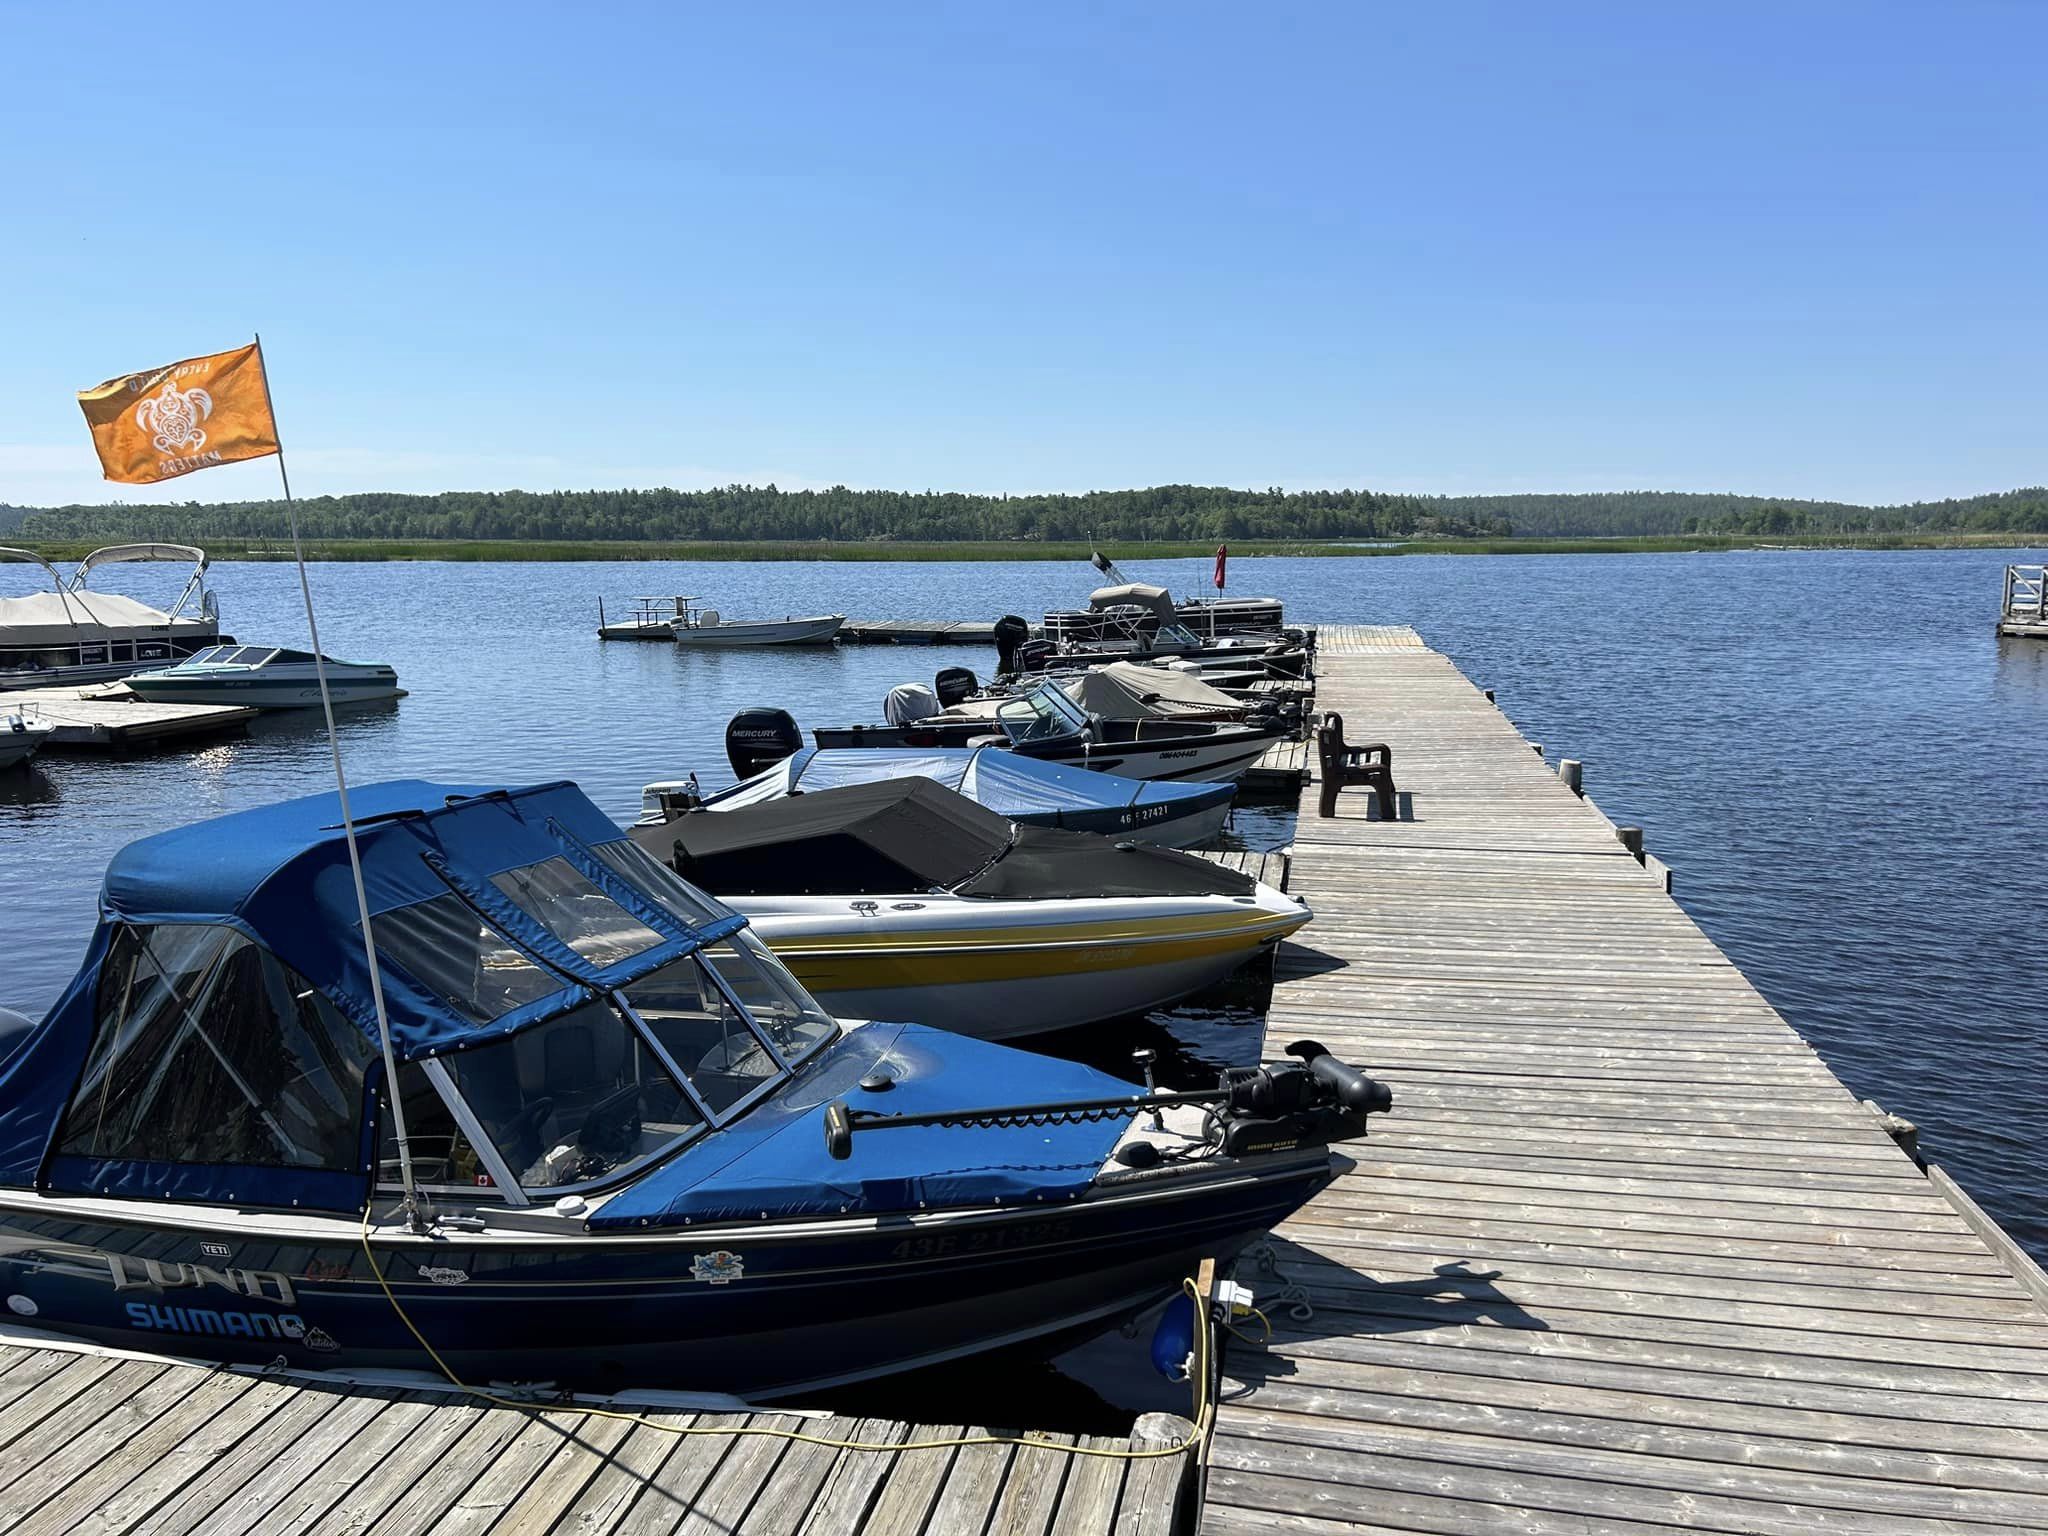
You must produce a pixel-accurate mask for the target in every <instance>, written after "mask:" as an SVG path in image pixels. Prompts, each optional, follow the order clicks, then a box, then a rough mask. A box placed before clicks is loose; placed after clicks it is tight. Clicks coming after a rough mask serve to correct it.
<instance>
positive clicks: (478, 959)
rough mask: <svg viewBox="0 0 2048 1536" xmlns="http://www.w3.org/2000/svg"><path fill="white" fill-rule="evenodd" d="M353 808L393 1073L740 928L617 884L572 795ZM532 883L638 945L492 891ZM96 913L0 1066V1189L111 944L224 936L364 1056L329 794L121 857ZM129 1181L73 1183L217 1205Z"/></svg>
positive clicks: (95, 1173)
mask: <svg viewBox="0 0 2048 1536" xmlns="http://www.w3.org/2000/svg"><path fill="white" fill-rule="evenodd" d="M351 810H352V812H353V814H354V817H355V821H356V838H357V846H358V849H359V852H360V856H361V861H362V871H363V882H364V887H365V889H366V891H367V893H368V897H369V909H370V913H371V923H372V927H373V930H374V931H375V934H376V937H377V940H378V948H379V954H378V961H379V964H378V972H379V978H380V980H381V981H382V986H383V996H384V1001H385V1006H386V1012H387V1016H388V1018H389V1021H390V1029H391V1039H392V1046H393V1052H394V1054H395V1055H396V1056H397V1057H398V1059H399V1060H401V1061H417V1060H420V1059H423V1058H426V1057H430V1056H436V1055H441V1054H445V1053H448V1052H453V1051H459V1050H463V1049H465V1048H467V1047H469V1046H472V1045H476V1044H479V1043H481V1042H484V1041H487V1040H495V1039H500V1038H503V1037H505V1036H507V1035H511V1034H514V1033H516V1032H518V1031H520V1030H523V1029H526V1028H529V1027H531V1026H534V1025H537V1024H540V1023H543V1022H545V1021H547V1020H549V1019H552V1018H554V1017H555V1016H556V1015H558V1014H561V1013H564V1012H567V1011H568V1010H570V1009H573V1008H577V1007H580V1006H582V1005H584V1004H586V1003H588V1002H590V1001H592V1000H593V999H594V998H596V997H597V996H598V991H597V989H598V988H601V987H603V988H609V987H616V986H620V985H623V984H625V983H627V982H629V981H632V980H634V979H636V978H638V977H641V976H644V975H647V974H649V973H651V972H653V971H654V970H656V969H658V968H659V967H661V966H664V965H667V964H668V963H670V962H672V961H674V960H676V959H678V958H680V957H682V956H684V955H688V954H690V953H692V952H693V951H695V950H697V949H699V948H701V947H702V946H704V945H706V944H709V943H713V942H715V941H716V940H718V939H720V938H723V937H725V936H727V935H729V934H730V933H732V932H733V931H734V930H736V929H738V928H740V927H743V926H744V925H745V919H744V918H741V917H739V916H737V915H736V914H733V913H731V912H729V911H727V910H726V909H724V908H722V907H720V906H718V905H717V904H716V903H714V902H711V901H710V900H709V899H707V898H702V897H699V896H697V895H696V893H694V892H688V891H687V889H686V888H683V887H681V886H680V885H679V884H678V885H677V887H676V890H677V891H681V892H683V893H684V894H683V895H682V896H681V897H680V898H678V897H677V896H676V895H675V893H674V892H666V891H665V890H663V889H661V888H657V887H655V885H654V882H653V880H646V881H644V882H642V883H636V882H635V880H633V879H629V878H626V876H625V875H624V874H623V873H622V872H621V871H622V869H632V868H635V867H636V866H634V865H633V864H632V863H631V861H632V860H634V859H637V858H638V857H639V856H638V855H637V853H635V852H634V851H633V849H632V845H631V843H630V842H629V841H628V840H627V839H626V837H625V834H624V833H623V832H621V831H620V829H619V828H618V826H617V825H616V824H614V823H613V822H612V821H611V820H610V819H609V818H607V817H606V816H605V815H604V814H603V812H601V811H599V810H598V808H597V807H596V806H595V805H593V804H591V802H590V801H589V800H588V799H587V798H585V796H584V795H583V793H582V792H581V791H580V790H578V789H577V788H576V786H575V785H573V784H569V783H553V784H541V785H535V786H531V787H528V788H524V789H512V790H494V789H481V788H475V787H457V786H449V785H439V784H431V783H426V782H423V781H419V780H401V781H397V782H393V783H387V784H378V785H372V786H368V787H365V788H362V789H360V790H358V791H357V792H356V793H355V794H354V795H353V796H352V797H351ZM540 867H545V868H547V869H548V870H550V871H552V872H555V873H554V874H553V876H552V878H553V880H554V883H555V885H556V886H557V887H558V888H562V887H567V888H569V889H570V890H571V892H572V894H574V895H576V896H578V897H581V898H582V905H583V907H584V908H585V909H586V910H587V909H590V908H595V909H598V910H600V911H601V912H603V913H606V914H611V915H612V916H613V917H614V918H615V919H616V925H617V926H619V927H622V928H625V929H629V930H630V931H631V933H632V934H633V935H634V936H635V941H634V942H633V943H632V944H631V945H619V944H616V943H614V944H612V945H610V946H606V945H605V944H603V943H596V944H593V943H589V942H583V941H584V940H586V939H587V938H588V936H587V935H585V934H583V933H579V932H576V931H573V930H567V929H564V928H563V927H562V924H561V922H560V920H559V919H557V920H555V925H554V926H550V923H549V922H547V921H543V920H541V917H538V916H536V915H535V904H534V903H532V902H530V901H522V900H518V899H514V896H513V895H512V894H509V893H508V890H507V888H506V886H505V885H504V884H503V883H501V877H505V876H506V875H507V874H508V872H513V871H523V870H529V869H532V868H540ZM657 876H658V872H657ZM664 896H666V898H667V899H663V898H664ZM100 909H101V910H100V923H99V927H98V929H97V930H96V931H95V933H94V935H93V939H92V942H91V944H90V945H89V947H88V949H87V952H86V957H85V961H84V964H83V965H82V967H81V968H80V970H79V973H78V975H77V977H76V978H75V979H74V980H73V981H72V984H71V986H70V987H69V988H68V989H67V990H66V991H65V993H64V995H63V997H61V998H60V999H59V1000H58V1002H57V1005H56V1006H55V1007H54V1008H53V1009H51V1011H50V1013H49V1014H48V1016H47V1017H46V1018H44V1020H43V1021H42V1023H41V1024H40V1025H39V1026H37V1028H36V1029H35V1030H34V1031H33V1032H31V1033H30V1034H29V1036H28V1037H27V1039H26V1040H24V1041H23V1042H22V1043H21V1045H20V1046H19V1047H18V1048H17V1049H16V1050H15V1051H14V1052H13V1053H12V1054H11V1055H10V1056H9V1057H7V1059H6V1060H5V1061H4V1062H0V1184H13V1185H27V1184H32V1183H34V1182H36V1180H37V1177H38V1174H39V1170H42V1169H44V1167H45V1158H46V1154H47V1153H48V1151H49V1149H50V1147H51V1144H52V1138H53V1136H54V1135H55V1134H56V1130H57V1124H58V1121H59V1119H60V1117H61V1116H62V1115H63V1113H64V1109H65V1105H66V1103H67V1102H68V1101H69V1099H70V1097H71V1095H72V1093H73V1091H74V1089H75V1088H76V1086H77V1084H78V1083H79V1081H80V1077H81V1073H82V1072H83V1070H84V1068H85V1064H86V1057H87V1052H88V1051H89V1050H90V1049H91V1048H92V1046H93V1042H94V1039H95V1035H96V1031H97V1030H98V1029H99V1025H100V1012H101V1004H102V998H101V990H102V989H101V968H102V965H103V963H104V962H106V961H107V959H108V956H109V953H110V950H112V949H113V948H114V946H115V945H116V944H117V942H119V941H120V936H121V935H123V934H131V933H135V932H138V931H154V932H159V933H161V932H166V931H176V932H181V933H197V934H200V935H202V936H204V935H219V934H222V933H223V932H224V931H228V932H232V933H233V934H236V935H240V936H242V937H244V938H246V939H247V940H250V941H253V943H254V945H256V946H258V947H259V952H260V953H261V955H262V956H263V957H264V958H265V960H266V962H267V961H268V958H269V957H275V960H276V961H279V962H282V963H283V965H284V966H287V967H289V968H290V974H291V975H292V977H293V978H294V979H293V981H292V983H291V984H292V985H293V986H294V987H296V986H298V985H300V984H301V983H303V984H304V985H305V987H306V988H307V989H308V990H307V992H306V993H305V994H304V997H305V998H311V997H313V996H315V995H316V994H317V996H318V998H319V999H320V1000H322V1001H323V1002H324V1003H326V1004H329V1005H331V1006H332V1007H333V1009H334V1010H335V1011H336V1012H337V1013H338V1014H340V1015H341V1016H342V1017H343V1018H344V1019H345V1020H346V1021H347V1022H348V1024H352V1025H353V1026H354V1027H355V1029H357V1030H359V1031H360V1032H361V1033H362V1035H363V1037H364V1039H365V1041H366V1042H367V1045H366V1047H365V1048H364V1049H363V1051H362V1052H361V1054H365V1055H367V1054H371V1053H373V1052H374V1048H375V1044H376V1041H377V1036H378V1032H377V1021H376V1009H375V1003H374V1000H373V995H372V989H371V985H370V974H369V969H368V965H367V962H366V960H365V957H364V951H363V938H362V925H361V919H360V916H359V912H358V908H357V901H356V893H355V886H354V882H353V880H352V878H351V875H350V871H349V862H348V851H347V845H346V842H345V840H344V836H343V831H342V826H341V818H340V805H339V802H338V800H337V798H336V797H335V796H334V795H331V794H330V795H315V796H311V797H308V798H305V799H300V800H290V801H285V802H283V803H281V804H277V805H272V806H266V807H263V808H260V809H256V810H249V811H242V812H238V813H236V814H233V815H229V816H223V817H219V818H216V819H214V820H211V821H204V822H199V823H197V824H195V825H193V826H190V827H185V828H181V829H179V830H177V831H174V832H166V833H162V834H160V835H158V836H155V837H148V838H144V839H142V840H141V841H139V842H136V843H132V844H130V845H129V846H128V847H127V848H125V849H123V850H122V851H121V852H120V853H119V854H117V855H116V856H115V858H114V861H113V863H112V864H111V865H110V866H109V868H108V870H107V875H106V881H105V885H104V887H103V890H102V893H101V899H100ZM543 915H544V916H545V915H548V914H547V913H546V912H545V911H544V912H543ZM429 919H431V921H429ZM436 924H438V925H439V926H438V927H437V926H436ZM505 941H510V942H505ZM465 945H466V947H467V952H468V956H469V957H471V958H473V959H474V961H475V964H474V965H473V967H472V974H484V973H486V972H488V971H489V970H490V967H491V966H492V965H493V964H495V965H496V971H495V972H494V973H492V974H494V975H495V976H496V977H499V978H505V977H509V978H512V979H513V980H514V981H516V983H517V984H516V985H499V986H497V987H495V988H494V989H486V988H485V987H483V986H481V985H480V986H479V987H478V988H477V989H476V992H475V995H466V994H464V993H463V992H462V991H461V990H460V989H459V988H456V987H453V986H451V985H449V984H448V982H447V979H446V977H445V976H444V975H442V974H440V973H439V970H438V969H437V968H439V967H445V966H446V964H447V963H448V962H449V960H450V957H451V952H453V953H457V954H459V952H460V951H461V950H462V949H463V947H464V946H465ZM493 945H495V946H497V947H496V948H492V947H491V946H493ZM487 950H488V951H489V953H488V955H486V951H487ZM266 1001H268V1000H266ZM290 1023H291V1021H290V1020H288V1019H287V1020H285V1021H284V1022H283V1023H282V1024H281V1025H280V1027H290ZM337 1027H341V1028H344V1029H345V1028H346V1026H345V1025H344V1026H337ZM380 1075H381V1074H380ZM56 1161H57V1162H60V1163H61V1162H64V1161H67V1160H66V1159H62V1158H59V1159H57V1160H56ZM69 1161H77V1159H70V1160H69ZM130 1172H132V1177H130V1176H129V1173H124V1172H123V1170H120V1169H115V1170H113V1171H112V1172H109V1171H108V1169H107V1168H105V1167H104V1166H101V1167H98V1168H95V1169H94V1170H92V1177H91V1179H90V1180H87V1179H86V1176H85V1175H84V1174H83V1173H81V1174H79V1175H78V1178H79V1180H80V1181H81V1182H82V1183H83V1185H84V1187H88V1188H92V1189H96V1190H104V1191H108V1192H126V1193H139V1192H142V1191H143V1190H144V1189H148V1190H149V1191H150V1192H152V1193H159V1192H160V1193H164V1194H173V1193H178V1194H184V1195H187V1196H189V1197H192V1198H202V1199H203V1198H216V1197H217V1195H216V1194H213V1193H209V1192H207V1191H203V1190H199V1189H196V1188H195V1187H194V1183H193V1178H194V1176H193V1175H192V1174H190V1173H189V1172H186V1171H180V1172H177V1173H176V1174H167V1173H165V1172H164V1171H163V1170H162V1169H160V1168H157V1167H146V1168H137V1169H135V1170H132V1171H130ZM328 1177H329V1176H327V1175H323V1174H318V1173H302V1172H299V1171H297V1170H293V1171H292V1172H291V1174H290V1175H289V1179H275V1178H273V1179H269V1180H267V1182H268V1183H271V1184H279V1185H280V1186H282V1185H283V1184H284V1183H288V1182H290V1181H291V1180H296V1181H297V1182H296V1183H291V1188H292V1189H293V1190H295V1191H296V1193H294V1194H293V1196H292V1199H291V1201H290V1202H289V1203H299V1201H300V1199H301V1198H302V1197H303V1198H304V1203H307V1204H319V1203H324V1201H325V1199H326V1198H327V1197H326V1195H325V1194H324V1193H323V1191H322V1190H321V1189H318V1188H315V1186H318V1185H320V1184H321V1181H322V1180H323V1179H325V1178H328ZM124 1178H125V1179H127V1182H128V1185H133V1186H134V1187H127V1186H126V1185H124V1184H123V1182H122V1181H123V1179H124ZM152 1181H153V1182H152ZM201 1182H204V1181H203V1180H202V1181H201ZM265 1183H266V1179H265V1178H264V1177H263V1176H262V1175H251V1174H248V1173H247V1172H246V1170H245V1172H244V1176H243V1177H242V1178H241V1182H240V1186H239V1190H238V1191H237V1192H238V1193H239V1196H240V1197H241V1198H245V1199H246V1198H261V1196H260V1194H259V1189H260V1188H261V1187H262V1186H263V1185H265ZM227 1187H228V1188H229V1189H230V1190H231V1191H234V1190H236V1186H235V1185H232V1184H230V1185H229V1186H227ZM272 1193H273V1194H274V1193H276V1191H272ZM230 1197H231V1198H232V1197H233V1195H231V1196H230ZM278 1203H287V1202H286V1201H285V1200H283V1199H279V1200H278Z"/></svg>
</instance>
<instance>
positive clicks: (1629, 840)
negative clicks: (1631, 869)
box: [1614, 827, 1643, 864]
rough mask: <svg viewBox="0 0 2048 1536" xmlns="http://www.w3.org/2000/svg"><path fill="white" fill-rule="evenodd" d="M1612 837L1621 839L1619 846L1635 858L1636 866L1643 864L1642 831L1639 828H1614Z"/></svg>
mask: <svg viewBox="0 0 2048 1536" xmlns="http://www.w3.org/2000/svg"><path fill="white" fill-rule="evenodd" d="M1614 835H1615V836H1616V837H1618V838H1620V839H1621V846H1622V847H1624V848H1626V849H1627V850H1628V851H1629V852H1630V853H1631V854H1633V855H1634V856H1635V861H1636V862H1637V863H1638V864H1640V863H1642V862H1643V829H1642V828H1641V827H1616V828H1615V829H1614Z"/></svg>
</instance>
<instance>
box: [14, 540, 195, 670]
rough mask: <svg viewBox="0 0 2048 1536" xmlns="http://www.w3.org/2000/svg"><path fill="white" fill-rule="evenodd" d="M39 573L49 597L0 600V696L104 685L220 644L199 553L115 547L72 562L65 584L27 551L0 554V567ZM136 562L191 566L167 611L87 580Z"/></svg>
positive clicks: (184, 548) (177, 547) (180, 547)
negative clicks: (19, 566)
mask: <svg viewBox="0 0 2048 1536" xmlns="http://www.w3.org/2000/svg"><path fill="white" fill-rule="evenodd" d="M5 560H19V561H22V562H24V563H26V564H29V565H36V566H41V567H42V569H43V571H44V572H45V574H47V575H48V577H49V578H50V590H49V591H47V592H33V593H30V594H28V595H27V596H25V597H0V689H6V688H42V687H50V686H56V685H61V684H69V683H104V682H111V681H113V680H114V679H115V678H120V677H126V676H127V675H128V674H129V673H131V672H134V671H137V670H139V669H141V668H144V667H160V666H163V665H165V664H166V663H169V662H176V661H181V660H183V659H184V658H185V657H187V656H190V655H191V654H192V653H193V652H194V651H198V650H203V649H204V648H206V647H207V646H210V645H214V644H216V643H217V642H219V641H220V640H221V639H222V638H223V637H222V635H221V632H220V613H219V610H218V609H217V608H216V607H215V606H214V601H213V594H212V593H211V592H208V591H207V590H206V566H207V557H206V552H205V551H204V550H200V549H194V548H192V547H191V546H190V545H186V544H114V545H109V546H108V547H107V548H105V549H96V550H94V551H93V552H92V553H91V554H89V555H87V556H86V557H85V558H84V559H83V560H81V561H79V562H78V566H77V568H76V569H75V570H73V571H72V573H71V574H70V576H68V577H66V576H61V575H59V574H58V572H57V568H56V567H55V566H53V565H51V564H50V562H49V561H47V560H45V559H44V558H43V557H42V556H41V555H39V554H37V553H35V551H33V550H28V549H7V548H0V561H5ZM138 560H164V561H174V562H178V563H181V564H182V563H183V562H185V561H188V560H189V561H191V562H192V573H191V575H190V576H188V577H187V578H186V581H185V586H184V590H183V591H181V592H180V593H179V594H178V597H177V600H176V601H175V602H173V603H172V604H171V606H170V608H169V609H167V610H166V609H160V608H152V607H150V606H149V605H148V604H147V603H142V602H138V601H136V600H135V599H134V598H132V597H123V596H121V595H120V594H118V593H114V592H94V591H91V590H89V589H88V588H87V587H86V584H85V583H86V577H87V576H88V575H89V574H91V572H93V571H94V570H96V569H98V568H99V567H101V566H105V565H116V564H122V563H126V562H129V561H138Z"/></svg>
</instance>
